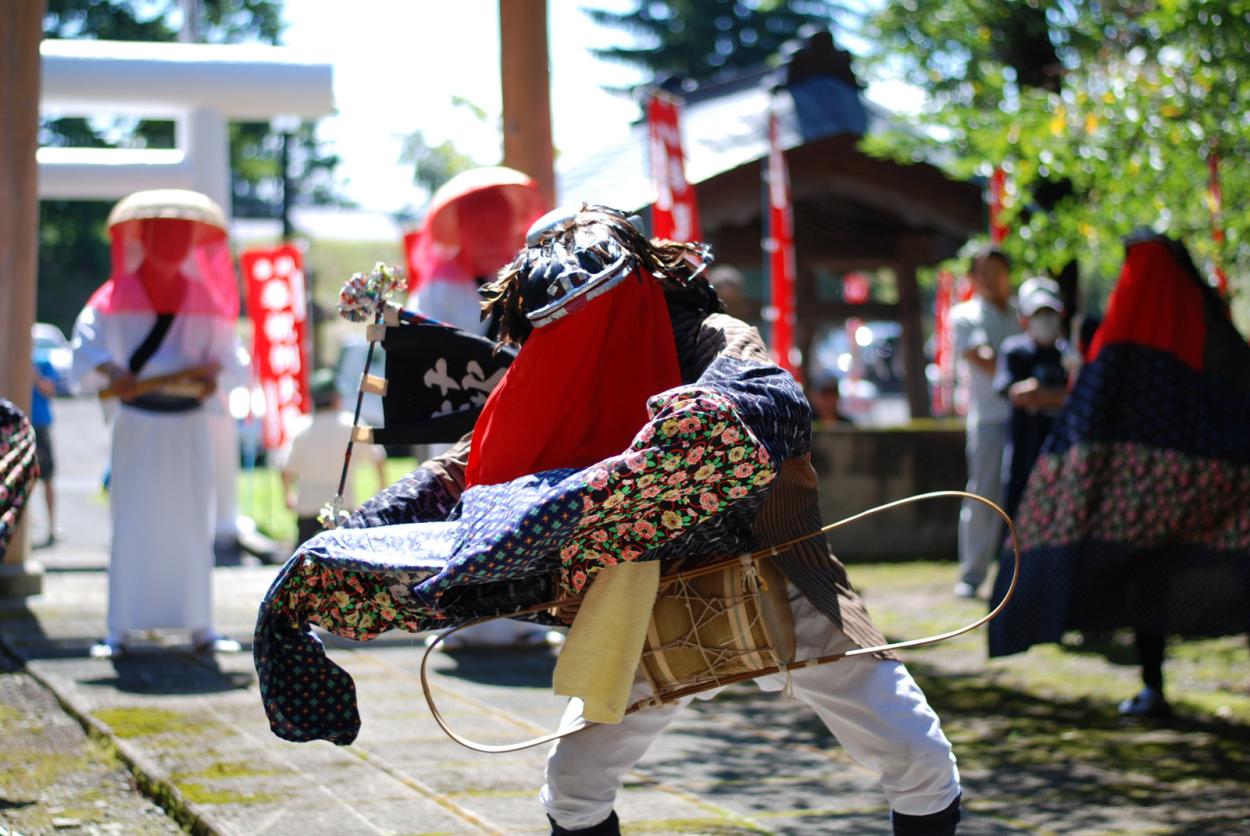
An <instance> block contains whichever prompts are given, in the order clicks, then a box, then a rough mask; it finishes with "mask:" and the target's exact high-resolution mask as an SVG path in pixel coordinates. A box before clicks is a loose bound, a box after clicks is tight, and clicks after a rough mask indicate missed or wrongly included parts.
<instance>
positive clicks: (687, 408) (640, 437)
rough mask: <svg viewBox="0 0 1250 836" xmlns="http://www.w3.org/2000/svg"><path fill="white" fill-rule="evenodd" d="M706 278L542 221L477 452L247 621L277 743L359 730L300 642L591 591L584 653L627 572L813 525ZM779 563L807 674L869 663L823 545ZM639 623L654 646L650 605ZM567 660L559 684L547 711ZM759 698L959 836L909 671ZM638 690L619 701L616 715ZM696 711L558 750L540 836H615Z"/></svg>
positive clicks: (778, 385) (862, 629)
mask: <svg viewBox="0 0 1250 836" xmlns="http://www.w3.org/2000/svg"><path fill="white" fill-rule="evenodd" d="M709 262H710V254H709V252H708V250H707V248H706V247H704V246H702V245H698V244H687V243H676V242H672V241H661V240H653V241H648V240H647V239H645V238H644V237H643V236H642V235H641V234H639V233H638V231H637V230H636V229H635V228H634V226H633V225H631V223H630V221H629V219H628V218H627V217H625V216H624V215H623V214H621V213H619V212H617V211H615V210H612V209H608V208H605V207H598V206H588V207H582V208H581V209H580V210H572V211H570V210H563V211H561V210H557V211H556V212H553V213H551V214H549V215H547V216H545V217H544V218H542V219H540V220H539V221H537V222H536V223H535V225H534V227H532V228H531V230H530V232H529V234H528V236H527V239H526V247H525V248H524V249H522V250H521V252H520V253H519V254H518V255H517V256H516V258H515V259H514V260H513V261H512V263H511V265H510V266H509V267H508V268H506V269H505V270H504V271H502V273H501V275H500V278H499V279H498V280H497V281H496V282H494V283H493V284H491V285H488V286H487V287H486V288H484V291H483V295H484V297H485V298H486V299H487V307H488V309H489V312H490V313H492V314H493V315H497V316H498V317H499V322H500V328H501V330H500V334H501V338H502V339H503V340H506V341H509V342H512V343H516V344H520V346H521V348H520V352H519V353H518V355H517V357H516V359H515V360H514V361H513V363H512V365H511V366H510V367H509V369H508V372H507V374H506V375H505V377H504V378H503V380H502V382H501V383H500V384H499V386H498V387H497V388H496V389H495V390H494V391H493V392H492V393H491V396H490V399H489V400H488V402H487V404H486V407H485V409H484V410H483V412H482V414H481V416H480V417H479V418H478V420H477V423H476V425H475V427H474V429H473V432H472V433H471V434H470V435H469V436H467V437H466V438H464V439H463V440H462V441H461V442H460V443H459V444H458V445H457V446H456V447H454V448H453V449H452V450H451V451H449V452H448V453H447V454H445V455H444V456H442V457H440V458H438V459H436V460H434V461H431V462H427V463H426V464H425V465H423V466H422V467H421V468H419V469H418V470H416V471H415V472H414V473H412V474H411V475H410V476H408V477H407V478H405V479H404V480H402V481H401V482H399V483H398V484H396V485H393V486H391V487H390V488H388V489H386V490H384V491H383V492H382V493H381V494H379V495H378V496H377V497H375V498H374V499H372V500H371V501H369V502H368V503H366V504H365V505H364V506H363V507H362V508H361V509H360V510H359V511H358V512H357V513H356V514H355V515H354V516H353V517H352V518H351V520H350V521H349V522H348V524H347V526H346V527H345V528H342V529H338V530H334V531H328V532H324V533H322V534H320V535H318V536H317V537H316V538H314V539H313V540H312V541H310V542H309V543H307V544H305V545H304V547H303V549H302V551H301V552H300V553H297V554H296V555H295V556H294V557H293V558H292V559H291V561H289V562H288V564H287V566H286V567H285V568H284V570H283V573H282V574H281V575H280V576H279V578H278V579H277V580H276V581H275V583H274V586H273V588H272V589H271V590H270V593H269V595H268V596H267V597H266V600H265V602H264V603H263V604H262V607H261V612H260V619H259V622H258V625H257V633H256V645H255V655H256V664H257V671H258V673H259V675H260V685H261V694H262V698H263V700H264V702H265V708H266V711H267V712H268V714H269V719H270V725H271V728H272V729H273V730H274V731H275V733H277V734H278V735H279V736H281V737H284V738H286V739H289V740H309V739H317V738H320V739H329V740H332V741H335V742H338V743H348V742H350V741H351V740H352V739H354V737H355V734H356V731H357V729H358V727H359V715H358V714H357V713H356V707H355V697H354V692H353V690H352V688H353V686H352V683H351V680H350V677H348V675H347V674H346V672H344V671H342V670H341V669H340V668H338V667H337V666H335V665H334V664H333V663H332V662H331V661H330V660H329V659H328V658H326V656H325V653H324V649H323V648H322V647H321V645H320V643H319V641H317V639H316V637H315V636H314V635H313V634H312V631H311V630H310V629H309V624H310V623H316V624H318V625H319V626H321V627H322V628H323V629H329V630H331V631H333V632H335V633H338V634H340V635H345V636H350V637H353V638H357V639H362V638H366V639H367V638H372V637H373V636H376V635H378V634H379V633H381V632H383V631H385V630H387V629H390V628H392V627H401V628H403V629H406V630H410V631H419V630H426V629H430V628H432V627H446V626H455V625H456V624H463V623H466V622H468V621H471V620H473V619H475V618H479V617H482V616H485V615H491V614H496V613H501V614H509V613H517V612H519V611H521V610H523V609H526V608H529V607H534V606H536V605H541V604H542V603H543V602H549V601H554V600H559V599H563V598H567V597H569V596H574V595H578V594H581V593H584V592H587V590H590V592H591V594H590V595H589V597H587V598H586V599H584V601H583V604H582V607H581V610H580V612H578V614H577V620H576V621H575V622H574V628H573V632H574V633H576V632H577V630H578V628H579V624H580V623H581V620H582V619H583V618H584V617H586V616H588V615H590V613H589V612H588V610H590V609H591V605H592V603H593V601H594V595H593V592H594V591H595V590H594V586H595V585H597V584H598V585H602V584H605V583H607V581H608V579H609V577H610V576H612V575H613V573H616V572H618V570H621V569H641V568H642V567H644V566H647V565H650V566H652V567H656V566H658V561H661V560H669V559H674V558H699V557H703V558H715V557H723V556H724V555H731V554H739V553H742V552H744V551H749V550H750V549H752V548H755V547H756V546H758V545H759V544H764V545H768V544H776V543H781V542H784V541H786V540H788V539H791V538H794V537H797V536H799V535H803V534H809V533H811V532H812V531H815V530H817V529H818V528H819V527H820V520H819V514H818V510H817V496H816V474H815V472H814V470H813V469H812V465H811V461H810V440H811V424H812V419H811V412H810V407H809V406H808V404H807V401H806V399H805V398H804V397H803V392H802V390H801V389H800V388H799V386H798V384H797V383H796V382H795V380H794V379H793V378H792V377H791V376H790V375H789V374H787V373H786V372H784V371H782V370H781V369H779V368H777V367H776V366H774V365H772V364H771V363H770V362H769V360H768V354H767V352H766V350H765V348H764V345H763V343H762V342H761V340H760V337H759V335H758V333H756V331H755V330H754V329H752V328H750V327H748V326H747V325H745V324H744V323H742V322H739V321H738V320H735V319H732V318H730V317H728V316H726V315H725V314H723V313H720V310H721V305H720V302H719V300H718V299H717V297H716V295H715V292H714V291H713V290H712V288H711V286H710V285H709V284H708V282H707V280H706V278H705V270H706V267H707V265H708V264H709ZM453 509H454V511H453ZM775 560H776V563H777V565H778V566H779V567H780V569H781V571H782V572H783V573H784V575H785V578H786V580H787V582H786V583H785V584H784V585H785V589H786V593H787V594H788V603H789V609H790V611H791V612H792V614H793V620H794V636H795V642H796V645H797V648H798V652H797V656H798V657H799V658H807V657H809V656H817V655H823V654H831V653H835V652H838V651H839V650H846V649H852V648H855V647H869V646H872V645H875V644H877V643H881V642H882V636H881V634H880V632H879V631H878V630H877V629H876V628H875V627H874V626H873V624H872V623H871V621H870V620H869V618H868V614H867V612H866V610H865V608H864V606H863V603H862V602H861V601H860V599H859V597H858V596H857V595H856V594H855V593H854V592H853V591H852V589H851V587H850V585H849V582H848V580H847V577H846V572H845V570H844V569H843V567H842V566H841V565H840V564H839V563H838V562H837V561H836V560H835V559H833V557H832V556H831V555H830V553H829V550H828V547H827V545H826V543H825V541H824V539H823V538H816V539H809V540H805V541H803V542H801V543H799V544H797V545H794V546H791V547H790V548H788V549H785V550H780V551H779V553H778V556H777V557H776V558H775ZM654 588H655V587H654V582H653V583H652V587H651V590H652V595H653V596H654ZM342 593H346V594H347V596H346V598H345V597H344V596H343V594H342ZM344 600H349V601H350V604H349V605H347V606H344V605H343V602H344ZM652 600H654V598H652ZM627 609H628V608H627ZM633 609H635V610H640V611H641V615H642V618H643V619H644V627H645V619H646V618H647V617H649V615H650V610H651V601H650V600H639V601H638V602H637V603H636V604H635V605H634V607H633ZM558 613H559V611H558V610H557V611H556V614H558ZM553 617H554V616H553ZM573 639H574V636H573V634H570V637H569V642H570V643H569V644H566V646H565V650H564V651H563V652H562V654H561V659H560V664H558V665H557V671H556V685H557V691H558V692H560V693H566V692H565V691H562V690H561V689H560V678H561V668H560V666H561V665H563V664H564V663H565V662H567V661H569V659H566V656H568V655H569V654H570V652H571V650H572V642H573ZM632 670H633V669H632V668H630V669H629V670H628V671H627V672H626V674H627V677H628V676H629V674H630V673H631V672H632ZM572 673H573V674H574V675H575V674H576V673H578V671H573V672H572ZM574 678H575V677H574ZM756 681H757V682H758V683H759V684H760V686H761V687H762V688H764V689H765V690H782V689H783V688H788V690H789V691H790V692H791V693H792V694H793V695H794V696H795V697H796V698H797V699H799V700H800V701H801V702H804V703H806V704H807V705H809V706H811V707H812V708H813V709H814V710H815V711H816V712H817V714H818V715H819V716H820V718H821V719H822V720H823V721H824V723H825V724H826V725H827V726H828V727H829V729H830V730H831V731H832V732H833V733H834V734H835V735H836V736H837V738H838V740H839V741H840V742H841V744H842V745H843V746H844V747H845V748H846V749H847V750H848V752H850V754H851V755H853V756H854V757H855V758H856V759H857V760H858V761H859V762H860V763H862V764H864V765H865V766H866V767H868V768H869V769H872V770H873V771H875V772H876V773H877V774H878V775H880V779H881V785H882V788H883V790H884V792H885V795H886V797H887V799H888V800H889V802H890V806H891V808H892V810H893V826H894V830H895V832H896V833H901V834H949V833H954V832H955V827H956V824H957V822H958V821H959V802H960V785H959V777H958V771H957V769H956V766H955V759H954V757H953V755H952V753H951V747H950V744H949V743H948V742H947V739H946V737H945V736H944V735H943V733H942V730H941V726H940V723H939V721H938V718H937V716H936V714H935V713H934V712H933V710H932V709H931V708H930V707H929V705H928V704H927V702H926V700H925V697H924V695H923V693H921V691H920V688H919V687H918V686H917V685H916V683H915V682H914V681H913V679H912V678H911V676H910V674H909V673H908V672H907V670H906V668H904V666H903V665H902V663H901V662H899V661H898V660H897V659H894V658H891V657H886V656H882V657H874V656H871V655H864V656H859V657H855V658H853V659H846V660H843V661H840V662H837V663H836V664H832V665H825V666H819V667H812V668H805V669H802V670H797V671H791V672H789V678H787V676H786V675H784V674H777V675H773V676H769V677H765V678H763V679H759V680H756ZM625 686H626V690H629V689H630V687H631V686H630V682H629V679H628V678H626V679H625ZM649 687H650V686H649V685H648V683H647V681H646V680H645V679H643V678H642V677H639V678H636V679H634V681H633V684H632V692H631V693H630V694H629V700H630V702H634V701H637V700H639V699H643V698H645V697H646V696H647V695H648V693H649ZM326 695H332V696H330V697H327V696H326ZM327 699H328V700H329V701H328V702H327ZM687 701H688V699H683V700H681V701H679V702H676V703H670V704H667V705H664V706H662V707H653V708H646V709H644V710H641V711H637V712H635V713H632V714H626V715H625V716H624V717H623V718H620V717H619V716H618V717H614V718H611V719H616V720H618V722H615V723H613V722H610V720H609V721H608V722H604V723H601V724H599V725H594V726H591V727H589V728H587V729H584V730H582V731H580V732H577V733H576V734H573V735H570V736H568V737H564V738H562V739H561V740H559V741H558V742H557V743H556V745H555V746H554V747H553V748H552V750H551V753H550V755H549V758H548V762H547V770H546V783H545V785H544V786H543V788H542V790H541V793H540V798H541V801H542V803H543V806H544V807H545V808H546V812H547V815H548V816H549V818H550V820H551V825H552V832H553V833H556V834H570V833H586V834H612V833H617V832H619V825H618V821H617V817H616V814H615V812H614V811H613V804H614V799H615V795H616V792H617V790H618V788H619V786H620V782H621V779H622V777H623V776H624V774H625V773H626V772H627V771H628V770H629V769H631V768H632V767H633V766H634V764H635V762H637V760H638V759H639V758H641V757H642V755H643V753H644V752H645V751H646V750H647V748H648V746H649V745H650V743H651V741H652V740H653V739H654V738H655V737H656V736H657V735H658V734H659V733H660V732H661V731H662V730H663V729H664V728H665V727H666V726H667V725H668V724H669V722H671V721H672V720H673V718H674V717H675V715H676V714H677V712H678V711H679V710H680V709H681V706H682V705H684V704H685V702H687ZM589 705H590V703H589V701H587V700H583V699H574V700H571V701H570V704H569V709H568V711H567V712H566V715H565V725H566V726H568V725H569V724H571V723H572V722H573V721H576V720H577V719H579V718H580V717H581V716H582V715H583V714H585V716H586V718H587V719H592V720H593V719H595V717H592V716H590V715H591V712H590V710H589V708H588V706H589Z"/></svg>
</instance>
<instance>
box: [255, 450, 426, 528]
mask: <svg viewBox="0 0 1250 836" xmlns="http://www.w3.org/2000/svg"><path fill="white" fill-rule="evenodd" d="M416 466H417V463H416V460H415V459H412V458H394V459H387V460H386V476H387V484H388V485H389V484H391V483H393V482H395V481H396V480H398V479H399V478H400V477H402V476H404V475H405V474H407V473H410V472H411V471H412V469H413V468H415V467H416ZM352 476H353V478H354V482H353V487H355V489H356V496H357V498H359V499H361V500H362V501H363V500H364V499H365V498H367V497H370V496H373V495H374V494H376V493H377V492H378V491H379V490H381V489H382V487H385V486H383V485H379V484H378V477H377V472H376V471H375V470H374V469H373V468H372V467H355V468H353V473H352ZM237 495H238V497H239V513H241V514H243V515H245V516H248V517H251V518H252V519H253V520H255V521H256V525H257V526H258V527H259V528H260V530H261V531H263V532H264V533H265V534H266V535H268V536H269V537H272V538H273V539H275V540H283V541H290V540H293V539H294V538H295V513H294V512H292V511H290V510H288V509H287V507H286V503H285V501H284V499H283V496H282V477H281V476H280V475H279V473H278V471H277V470H274V469H272V468H268V467H258V468H255V469H253V470H242V471H240V472H239V480H238V494H237ZM333 498H334V497H332V496H327V497H326V498H325V501H326V502H329V501H330V500H331V499H333Z"/></svg>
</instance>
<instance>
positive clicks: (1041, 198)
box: [865, 0, 1250, 290]
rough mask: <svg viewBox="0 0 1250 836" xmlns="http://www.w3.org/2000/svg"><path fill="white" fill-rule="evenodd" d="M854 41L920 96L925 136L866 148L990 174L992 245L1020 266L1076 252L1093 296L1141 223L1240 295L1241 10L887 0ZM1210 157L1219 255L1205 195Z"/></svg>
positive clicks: (963, 173)
mask: <svg viewBox="0 0 1250 836" xmlns="http://www.w3.org/2000/svg"><path fill="white" fill-rule="evenodd" d="M865 35H866V37H867V39H868V41H869V42H870V43H871V50H872V56H871V57H872V59H873V61H874V66H875V69H876V71H877V72H887V73H891V74H898V73H901V74H902V75H903V77H904V78H905V79H906V80H907V81H909V82H911V83H913V84H916V85H918V86H920V87H922V88H923V89H924V90H925V91H926V92H927V93H928V103H927V106H926V108H925V110H924V112H923V113H922V114H920V115H919V116H918V121H919V122H920V123H921V125H923V126H924V129H925V130H924V131H923V132H914V131H913V132H911V133H907V134H904V133H901V132H899V133H894V134H890V135H887V136H885V137H878V138H876V139H874V140H872V147H873V148H874V149H875V150H876V151H878V152H881V153H888V154H891V155H893V156H897V157H902V158H922V157H923V158H927V159H931V160H933V161H935V162H938V163H939V164H941V165H944V166H945V167H946V168H947V169H948V170H949V171H951V172H952V173H953V174H954V175H956V176H960V177H967V176H971V175H988V174H989V173H990V171H991V169H992V167H993V166H995V165H1001V166H1002V167H1003V168H1004V169H1005V171H1006V172H1007V174H1008V192H1007V195H1006V201H1005V203H1006V219H1007V222H1008V226H1009V227H1010V229H1011V234H1010V235H1009V237H1008V239H1007V240H1006V241H1005V242H1004V246H1005V247H1006V248H1007V249H1008V250H1009V251H1010V252H1011V253H1012V255H1013V256H1015V257H1016V258H1017V259H1018V260H1019V262H1020V263H1022V264H1024V265H1026V269H1032V270H1035V271H1039V272H1040V271H1045V270H1050V271H1058V270H1060V269H1061V268H1062V267H1063V265H1065V264H1067V263H1068V262H1069V261H1071V260H1074V259H1075V260H1078V261H1079V262H1080V263H1081V265H1082V267H1083V268H1084V272H1085V274H1086V275H1087V276H1089V277H1096V278H1098V279H1099V280H1100V281H1101V283H1102V285H1103V289H1104V290H1105V287H1106V285H1107V284H1108V283H1109V282H1110V281H1112V280H1113V279H1114V277H1115V275H1116V274H1117V272H1118V265H1119V263H1120V261H1121V258H1122V255H1123V250H1122V248H1121V246H1120V241H1121V239H1122V238H1123V237H1124V236H1125V235H1127V234H1128V233H1130V232H1132V231H1134V230H1135V229H1138V228H1141V227H1143V226H1151V227H1154V228H1156V229H1158V230H1159V231H1166V232H1167V233H1168V234H1171V235H1173V236H1175V237H1178V238H1181V239H1182V240H1184V241H1185V242H1186V244H1187V245H1188V246H1189V247H1190V249H1191V251H1192V252H1194V254H1195V258H1196V259H1197V261H1198V263H1199V264H1200V265H1203V264H1205V265H1206V267H1207V269H1208V270H1209V271H1213V269H1214V267H1215V266H1217V265H1219V266H1222V267H1223V268H1224V269H1225V270H1226V271H1227V272H1228V273H1229V275H1230V279H1231V281H1232V283H1233V284H1234V287H1235V288H1236V287H1237V286H1238V285H1240V288H1241V289H1243V290H1244V289H1245V288H1246V286H1247V284H1246V274H1247V270H1248V269H1250V215H1247V214H1246V213H1244V212H1241V211H1239V208H1240V206H1241V205H1242V203H1243V202H1244V198H1245V195H1246V192H1247V187H1250V174H1247V169H1246V165H1245V159H1246V158H1247V154H1248V153H1250V117H1248V116H1247V111H1246V108H1245V106H1244V104H1243V103H1244V102H1245V101H1247V100H1250V2H1247V0H1160V1H1159V2H1141V0H1097V2H1080V0H934V2H928V0H925V2H920V0H891V1H890V2H888V3H886V4H885V5H884V6H883V7H881V8H880V10H879V11H878V12H876V13H875V14H872V15H870V16H869V18H868V20H867V25H866V27H865ZM1212 154H1217V155H1218V157H1219V159H1220V161H1221V164H1220V167H1219V176H1220V181H1221V185H1222V190H1223V196H1224V206H1225V207H1226V210H1225V211H1224V213H1223V216H1222V225H1223V228H1224V230H1225V232H1226V242H1225V243H1224V244H1222V245H1220V244H1217V242H1216V241H1215V240H1214V238H1213V228H1214V226H1213V225H1214V220H1213V217H1212V211H1211V210H1212V205H1211V202H1210V200H1209V194H1208V189H1207V185H1208V182H1209V169H1208V163H1209V161H1210V159H1211V156H1212Z"/></svg>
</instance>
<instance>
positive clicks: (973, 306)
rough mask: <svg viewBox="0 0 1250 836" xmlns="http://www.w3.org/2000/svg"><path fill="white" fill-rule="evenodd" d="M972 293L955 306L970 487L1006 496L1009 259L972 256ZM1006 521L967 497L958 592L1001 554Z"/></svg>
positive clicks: (1011, 324)
mask: <svg viewBox="0 0 1250 836" xmlns="http://www.w3.org/2000/svg"><path fill="white" fill-rule="evenodd" d="M972 286H973V294H974V295H973V297H972V298H971V299H969V300H968V301H967V302H963V303H961V304H959V305H956V306H955V307H954V308H953V309H952V310H951V317H952V321H953V322H954V323H955V355H956V356H957V357H958V358H959V361H960V362H959V371H960V374H961V375H962V377H963V379H964V381H965V383H966V384H967V387H968V415H967V436H966V441H965V446H964V450H965V453H966V455H967V459H968V486H967V490H968V492H969V493H975V494H977V495H979V496H983V497H985V498H986V499H990V500H993V501H994V502H998V503H1001V502H1003V499H1004V496H1003V475H1002V467H1003V447H1004V445H1005V443H1006V439H1007V424H1008V422H1009V420H1010V418H1011V404H1010V402H1009V401H1008V400H1007V398H1005V397H1003V395H1001V394H1000V393H999V392H998V391H996V390H995V388H994V373H995V370H996V368H997V364H998V352H999V347H1000V346H1001V345H1002V342H1003V340H1005V339H1006V338H1007V337H1009V336H1011V335H1012V334H1016V333H1018V332H1019V330H1020V324H1019V317H1018V315H1017V313H1016V307H1015V304H1014V302H1013V300H1012V298H1011V261H1010V259H1009V258H1008V257H1007V255H1006V254H1005V253H1004V252H1003V251H1002V250H999V249H996V248H989V249H985V250H982V251H981V252H980V253H978V254H977V256H976V258H975V259H974V260H973V262H972ZM1001 537H1002V523H1001V521H1000V520H999V518H998V516H997V515H996V514H995V513H994V512H993V511H992V510H991V509H989V508H988V507H987V506H985V505H983V504H981V503H979V502H973V501H971V500H965V501H964V504H963V508H962V509H961V510H960V513H959V581H958V582H957V583H956V584H955V594H956V595H957V596H959V597H960V598H974V597H976V595H977V590H978V588H979V587H980V586H981V584H982V583H983V582H984V581H985V576H986V573H987V572H988V571H989V566H990V563H991V562H993V560H994V558H995V556H996V555H997V554H998V547H999V541H1000V539H1001Z"/></svg>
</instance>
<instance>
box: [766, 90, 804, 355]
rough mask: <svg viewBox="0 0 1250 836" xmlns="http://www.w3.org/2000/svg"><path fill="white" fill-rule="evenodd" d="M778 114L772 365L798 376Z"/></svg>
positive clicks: (773, 171)
mask: <svg viewBox="0 0 1250 836" xmlns="http://www.w3.org/2000/svg"><path fill="white" fill-rule="evenodd" d="M779 133H780V128H779V125H778V122H777V114H776V113H769V115H768V166H767V178H768V238H767V240H766V241H765V242H764V249H765V250H767V252H768V279H769V281H768V307H767V308H766V309H765V311H764V318H765V319H767V320H768V321H769V323H770V324H771V332H772V333H771V339H770V343H771V346H770V350H771V352H772V355H773V362H775V363H776V364H777V365H778V366H781V367H782V368H783V369H785V370H786V371H788V372H790V373H791V374H793V375H795V376H796V377H797V376H798V374H799V372H798V368H799V366H801V365H802V364H801V362H799V358H798V357H797V356H796V354H797V352H796V351H795V346H794V283H795V276H796V273H797V271H796V268H795V262H794V212H793V209H792V207H791V205H790V171H789V168H788V167H787V166H786V156H785V153H784V152H783V151H782V150H781V138H780V136H779Z"/></svg>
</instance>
